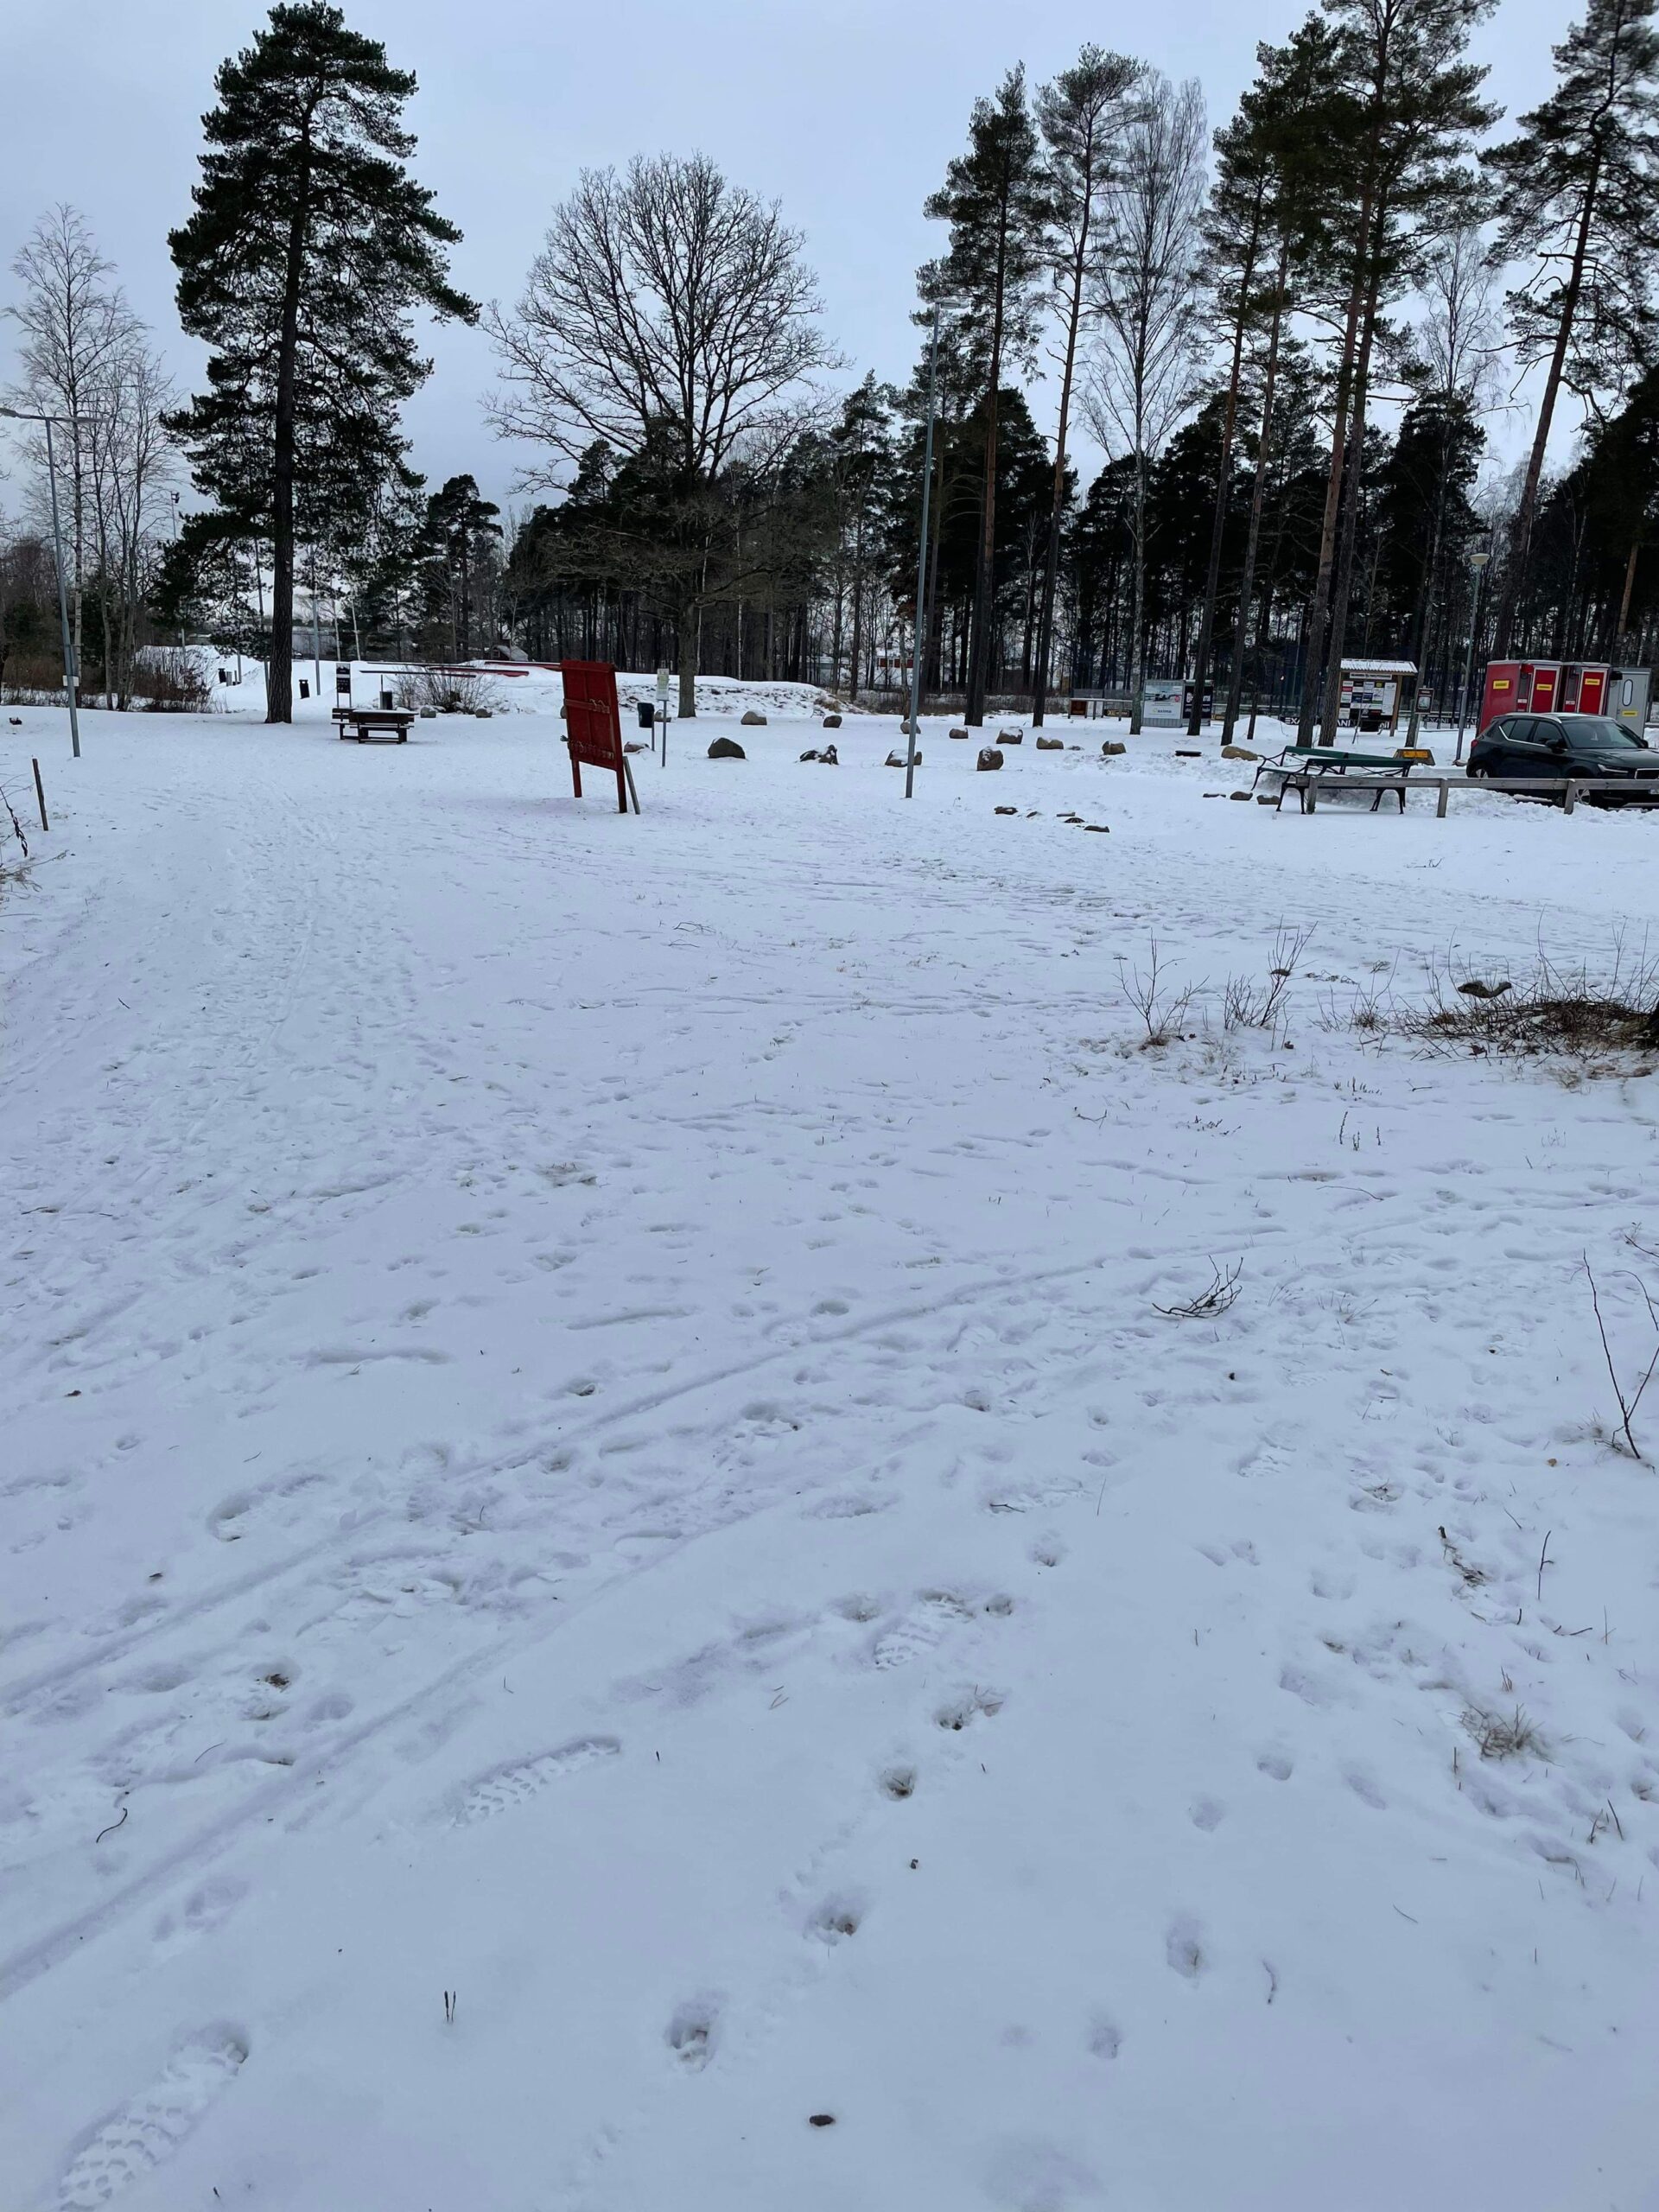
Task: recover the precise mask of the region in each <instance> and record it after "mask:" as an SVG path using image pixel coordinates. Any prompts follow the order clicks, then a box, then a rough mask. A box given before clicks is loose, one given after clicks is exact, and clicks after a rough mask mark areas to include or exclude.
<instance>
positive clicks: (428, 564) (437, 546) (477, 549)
mask: <svg viewBox="0 0 1659 2212" xmlns="http://www.w3.org/2000/svg"><path fill="white" fill-rule="evenodd" d="M500 512H501V510H500V508H499V507H498V506H497V505H495V503H494V501H493V499H481V498H480V496H479V489H478V485H477V483H476V481H475V480H474V479H473V478H472V477H470V476H452V477H451V478H450V479H449V480H448V483H447V484H445V486H443V488H442V491H439V492H435V493H433V494H432V496H431V498H430V499H429V500H428V501H427V503H426V521H425V524H424V526H423V529H422V531H421V549H420V563H421V586H422V592H423V600H424V606H423V613H424V615H425V619H426V620H427V622H428V624H429V625H430V626H434V627H435V628H436V629H437V630H438V631H439V632H447V634H448V650H449V652H450V653H451V654H452V655H453V656H454V658H455V659H457V660H467V659H469V658H471V656H472V652H473V650H474V620H473V618H474V613H475V612H476V611H477V607H478V601H479V597H480V585H487V584H488V582H491V581H492V580H493V578H494V576H495V575H496V573H497V571H498V570H499V566H500V561H501V524H499V521H498V520H497V519H496V518H497V517H498V516H499V513H500Z"/></svg>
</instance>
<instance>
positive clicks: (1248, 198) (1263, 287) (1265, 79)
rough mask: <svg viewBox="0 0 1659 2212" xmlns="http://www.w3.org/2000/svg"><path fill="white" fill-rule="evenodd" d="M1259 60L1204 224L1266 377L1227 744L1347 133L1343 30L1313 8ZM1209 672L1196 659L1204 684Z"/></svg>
mask: <svg viewBox="0 0 1659 2212" xmlns="http://www.w3.org/2000/svg"><path fill="white" fill-rule="evenodd" d="M1256 65H1257V75H1256V79H1255V84H1254V85H1253V86H1251V87H1250V89H1249V92H1246V93H1245V95H1244V97H1243V100H1242V101H1241V102H1240V104H1239V113H1238V117H1237V118H1236V122H1235V123H1234V124H1232V125H1231V126H1230V130H1229V131H1227V132H1224V133H1222V134H1220V136H1219V137H1218V140H1217V149H1218V151H1219V154H1220V157H1221V175H1220V179H1219V181H1218V183H1217V194H1216V200H1215V202H1214V204H1213V205H1212V208H1211V220H1210V224H1209V226H1208V242H1209V245H1210V251H1211V273H1212V276H1213V277H1217V278H1218V279H1220V280H1221V285H1220V286H1218V289H1221V288H1222V287H1230V288H1231V289H1232V290H1233V295H1234V296H1233V302H1232V304H1233V306H1234V308H1235V312H1236V314H1237V315H1239V316H1240V317H1241V318H1242V319H1243V321H1244V322H1245V326H1246V328H1247V329H1248V331H1249V335H1250V337H1251V338H1252V339H1253V340H1255V342H1256V344H1257V345H1258V346H1259V347H1260V353H1261V358H1260V359H1259V361H1253V362H1252V363H1251V365H1250V366H1251V372H1252V378H1253V379H1255V378H1259V382H1260V391H1261V404H1260V410H1259V415H1258V421H1257V429H1256V434H1255V471H1254V477H1253V481H1252V484H1251V489H1250V509H1249V526H1248V529H1247V531H1246V535H1245V541H1244V556H1243V569H1242V571H1241V575H1240V579H1239V590H1238V608H1237V614H1236V621H1235V625H1234V631H1233V647H1232V655H1231V668H1230V674H1229V677H1228V684H1227V704H1226V707H1225V709H1224V713H1223V717H1222V742H1223V743H1224V744H1229V743H1230V742H1231V740H1232V735H1233V729H1234V726H1235V724H1236V721H1237V720H1238V714H1239V708H1240V705H1241V703H1242V701H1243V683H1244V664H1245V661H1246V658H1248V653H1249V623H1250V614H1251V609H1252V605H1253V600H1254V593H1255V568H1256V562H1257V559H1258V557H1259V555H1260V550H1261V543H1262V513H1263V508H1264V505H1265V501H1266V496H1267V486H1268V472H1269V469H1270V467H1271V466H1272V461H1273V453H1274V435H1273V434H1274V423H1275V421H1276V419H1277V411H1276V410H1277V404H1278V396H1279V377H1280V361H1281V347H1282V345H1283V342H1284V337H1285V326H1286V320H1287V315H1289V314H1290V313H1291V312H1292V310H1293V308H1294V303H1295V300H1296V297H1297V296H1298V294H1299V293H1300V291H1301V289H1303V288H1304V287H1307V288H1309V289H1313V288H1314V287H1316V286H1317V284H1318V283H1319V278H1320V276H1321V275H1322V273H1323V271H1324V267H1325V262H1326V259H1327V258H1328V245H1329V241H1328V238H1327V236H1326V231H1325V216H1326V214H1327V213H1328V211H1329V207H1330V203H1331V197H1332V195H1331V192H1330V188H1329V182H1328V177H1327V169H1328V166H1329V164H1331V163H1332V162H1333V161H1336V160H1338V159H1339V158H1340V148H1341V143H1342V142H1341V137H1340V133H1339V131H1338V130H1337V129H1336V127H1335V126H1336V124H1337V123H1338V119H1339V116H1338V111H1339V109H1340V107H1341V105H1342V102H1341V92H1340V86H1339V80H1338V52H1337V39H1336V35H1335V34H1334V33H1333V32H1332V30H1331V29H1330V28H1329V26H1328V25H1327V24H1326V23H1325V22H1323V21H1322V20H1321V19H1320V17H1319V16H1308V17H1306V20H1305V21H1304V22H1302V23H1301V24H1300V25H1299V26H1298V28H1297V29H1296V31H1295V32H1294V34H1293V35H1292V36H1291V38H1290V39H1289V40H1288V41H1287V42H1286V44H1285V45H1283V46H1281V47H1274V46H1266V45H1263V46H1259V47H1258V48H1256ZM1234 172H1236V174H1234ZM1258 184H1259V185H1260V187H1261V188H1262V190H1263V193H1264V196H1265V200H1266V206H1265V207H1264V208H1262V210H1261V211H1260V215H1259V217H1258V212H1257V208H1256V205H1255V192H1256V189H1257V187H1258ZM1241 213H1242V214H1243V216H1244V218H1245V227H1244V229H1243V235H1242V239H1241V238H1240V235H1239V233H1238V232H1237V230H1236V221H1237V218H1238V216H1239V215H1240V214H1241ZM1258 219H1259V220H1260V222H1261V225H1262V232H1264V233H1265V235H1266V238H1267V239H1268V241H1269V243H1268V245H1267V250H1266V253H1265V255H1264V256H1262V257H1261V258H1258V259H1256V260H1255V264H1254V270H1253V280H1252V281H1249V282H1247V281H1244V271H1243V257H1242V256H1241V255H1240V254H1239V253H1238V251H1237V248H1238V246H1239V245H1240V244H1241V243H1242V244H1243V245H1252V244H1253V243H1254V247H1255V253H1256V254H1258V255H1260V254H1261V246H1260V243H1259V238H1258V236H1257V233H1256V232H1255V228H1254V226H1255V223H1256V222H1257V220H1258ZM1211 588H1213V587H1211ZM1204 674H1205V670H1204V667H1203V664H1202V661H1200V664H1199V668H1198V675H1199V680H1200V684H1201V683H1202V680H1203V677H1204Z"/></svg>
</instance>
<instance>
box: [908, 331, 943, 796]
mask: <svg viewBox="0 0 1659 2212" xmlns="http://www.w3.org/2000/svg"><path fill="white" fill-rule="evenodd" d="M938 365H939V309H938V302H935V303H934V308H933V337H932V341H931V344H930V345H929V346H928V349H927V439H926V443H925V448H924V451H923V454H922V536H921V543H920V544H919V545H918V548H917V550H916V632H915V638H914V640H913V642H912V646H911V654H910V750H909V752H908V753H906V755H905V797H906V798H910V797H912V794H913V792H914V791H915V788H916V725H917V722H918V720H919V719H920V715H921V711H922V654H923V652H924V651H925V639H926V636H927V620H926V618H927V604H926V601H927V510H928V501H929V499H931V495H932V491H933V395H934V390H935V386H936V385H937V382H938Z"/></svg>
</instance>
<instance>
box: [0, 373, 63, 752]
mask: <svg viewBox="0 0 1659 2212" xmlns="http://www.w3.org/2000/svg"><path fill="white" fill-rule="evenodd" d="M0 415H4V416H9V417H10V420H11V421H12V422H14V423H44V424H45V426H46V480H47V482H48V484H49V485H50V486H51V487H52V548H53V552H54V556H55V558H56V561H57V565H58V622H59V626H60V628H61V630H62V632H63V690H64V696H65V697H66V698H67V700H68V702H69V743H70V745H71V747H73V752H74V756H75V758H76V760H79V758H80V716H79V713H78V712H77V710H76V706H75V684H76V680H77V671H76V669H75V649H74V647H73V645H72V644H71V643H70V640H69V596H68V594H67V591H66V590H65V588H64V582H63V528H62V525H61V524H60V522H59V520H58V465H57V457H56V455H55V454H54V451H53V448H52V425H53V424H54V423H68V422H71V421H73V416H67V415H35V414H31V413H30V412H29V410H28V409H27V408H23V407H0Z"/></svg>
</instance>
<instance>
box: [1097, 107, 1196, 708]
mask: <svg viewBox="0 0 1659 2212" xmlns="http://www.w3.org/2000/svg"><path fill="white" fill-rule="evenodd" d="M1205 137H1206V124H1205V112H1204V95H1203V92H1202V91H1201V89H1200V87H1199V86H1198V81H1197V79H1192V78H1189V79H1187V80H1186V82H1185V83H1184V84H1182V85H1179V86H1177V85H1173V84H1172V83H1171V82H1170V81H1169V79H1167V78H1166V77H1165V76H1163V75H1162V74H1160V73H1157V72H1150V73H1148V74H1147V76H1146V77H1145V78H1144V79H1143V80H1142V82H1141V88H1140V91H1139V92H1138V94H1137V96H1136V98H1135V104H1134V107H1133V111H1132V112H1131V114H1130V116H1129V118H1128V123H1127V125H1126V128H1125V130H1124V132H1123V137H1122V146H1121V151H1120V157H1119V162H1118V165H1117V174H1116V176H1115V177H1114V178H1113V180H1112V181H1111V183H1110V185H1109V188H1108V189H1107V192H1106V194H1105V200H1104V205H1103V209H1102V219H1101V225H1100V232H1099V244H1098V247H1097V250H1096V257H1095V262H1094V267H1093V270H1092V272H1091V278H1092V282H1091V289H1092V294H1093V300H1092V305H1093V308H1094V314H1095V316H1096V321H1097V325H1098V340H1097V344H1096V349H1095V352H1094V355H1093V359H1092V360H1091V361H1090V369H1089V375H1088V382H1087V387H1086V391H1085V397H1084V409H1085V412H1086V414H1087V416H1088V419H1089V423H1090V428H1091V429H1093V431H1094V433H1095V435H1096V437H1097V438H1098V439H1099V441H1100V442H1101V444H1102V445H1103V446H1104V447H1105V448H1107V450H1108V451H1109V452H1111V453H1121V454H1125V455H1127V457H1128V461H1129V463H1130V497H1129V531H1130V537H1131V541H1132V545H1133V576H1132V586H1131V605H1130V625H1131V629H1130V638H1129V731H1130V734H1131V735H1134V734H1135V733H1137V732H1138V731H1139V729H1140V728H1141V690H1142V687H1143V685H1144V683H1145V681H1146V601H1147V473H1148V471H1149V469H1150V467H1151V465H1152V463H1153V461H1155V460H1156V458H1157V456H1158V454H1160V452H1161V451H1162V450H1163V448H1164V444H1165V442H1166V440H1167V438H1168V437H1169V435H1170V433H1171V431H1172V430H1173V429H1174V428H1175V427H1176V425H1177V423H1179V422H1180V420H1181V418H1182V417H1183V416H1185V414H1186V413H1187V411H1188V410H1189V409H1190V407H1191V406H1192V398H1193V385H1194V372H1195V368H1196V359H1197V346H1198V336H1199V326H1198V251H1199V245H1200V234H1199V218H1200V215H1201V213H1202V210H1203V205H1204V188H1205Z"/></svg>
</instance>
